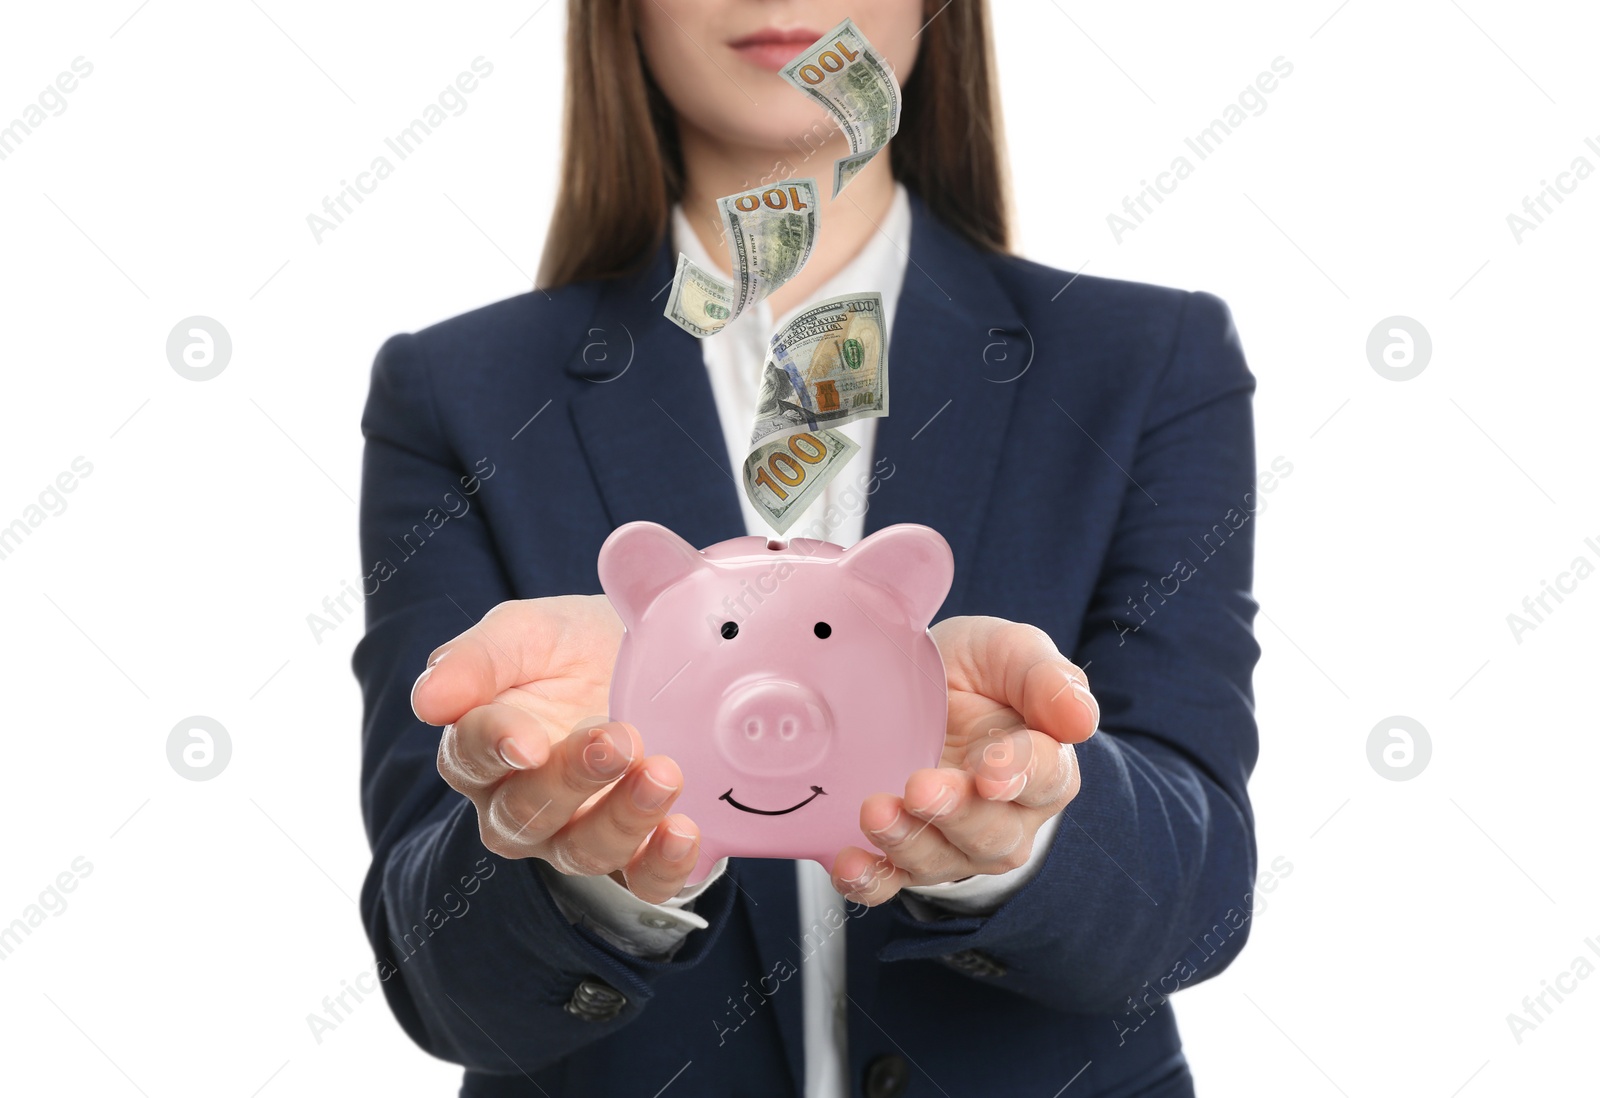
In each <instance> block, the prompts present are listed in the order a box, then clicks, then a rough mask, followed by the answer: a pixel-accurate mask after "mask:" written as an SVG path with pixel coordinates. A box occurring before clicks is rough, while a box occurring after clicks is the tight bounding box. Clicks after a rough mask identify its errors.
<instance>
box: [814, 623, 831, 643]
mask: <svg viewBox="0 0 1600 1098" xmlns="http://www.w3.org/2000/svg"><path fill="white" fill-rule="evenodd" d="M811 631H812V632H813V633H815V634H816V635H817V636H819V637H821V638H822V639H823V640H827V639H828V638H829V637H830V636H832V635H833V626H831V625H829V624H828V623H827V622H825V621H819V622H817V624H816V625H814V626H812V628H811Z"/></svg>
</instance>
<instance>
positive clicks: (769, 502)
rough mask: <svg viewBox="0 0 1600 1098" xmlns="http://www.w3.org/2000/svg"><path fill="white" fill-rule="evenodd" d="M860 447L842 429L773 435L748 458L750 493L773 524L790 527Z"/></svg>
mask: <svg viewBox="0 0 1600 1098" xmlns="http://www.w3.org/2000/svg"><path fill="white" fill-rule="evenodd" d="M860 449H861V447H860V446H858V445H857V444H856V443H855V442H854V440H852V439H851V438H850V436H849V435H846V434H845V433H844V432H843V431H826V430H824V431H818V432H816V433H815V434H813V433H812V432H810V431H800V432H798V433H794V434H788V435H783V436H781V437H779V438H775V439H770V440H768V441H766V442H763V443H761V444H760V445H759V446H757V447H756V448H755V449H754V450H752V451H750V456H749V457H747V458H745V459H744V490H745V494H746V495H747V496H749V498H750V502H751V503H753V504H755V508H756V510H757V511H760V512H761V514H762V515H763V516H764V517H765V518H766V520H767V524H768V525H769V526H771V527H772V528H773V529H774V530H776V531H777V532H778V533H780V534H782V533H785V532H787V531H788V529H789V527H791V526H793V525H794V522H795V520H796V519H798V518H799V517H800V516H801V515H803V514H805V511H806V508H807V507H809V506H811V504H812V502H813V501H814V500H815V499H816V498H817V497H818V496H819V495H821V494H822V490H823V489H824V488H826V487H827V485H828V482H829V481H830V480H832V479H833V478H834V477H836V476H838V475H839V472H840V471H841V470H842V469H843V468H844V467H845V464H846V463H847V462H849V460H850V459H851V458H852V457H854V456H855V454H856V451H858V450H860Z"/></svg>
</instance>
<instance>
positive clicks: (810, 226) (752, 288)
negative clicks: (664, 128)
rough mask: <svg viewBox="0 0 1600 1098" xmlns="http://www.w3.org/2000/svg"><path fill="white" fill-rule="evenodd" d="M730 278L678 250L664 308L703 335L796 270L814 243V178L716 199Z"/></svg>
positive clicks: (692, 332)
mask: <svg viewBox="0 0 1600 1098" xmlns="http://www.w3.org/2000/svg"><path fill="white" fill-rule="evenodd" d="M717 210H718V212H719V213H720V214H721V216H722V230H723V237H724V238H725V239H726V240H727V242H728V255H729V257H730V258H731V259H732V261H733V263H732V266H733V272H734V281H733V282H732V283H729V282H728V281H727V280H725V279H723V278H722V277H721V276H720V275H718V274H715V273H713V272H710V271H707V270H705V269H704V268H702V267H700V266H699V265H698V264H696V263H695V262H694V261H693V260H691V259H689V258H688V257H687V256H685V255H683V254H681V253H680V254H679V256H678V269H677V271H676V273H675V274H674V275H673V278H672V293H671V294H670V295H668V297H667V307H666V308H665V309H664V310H663V312H664V313H665V315H666V317H667V319H668V320H670V321H672V322H673V323H674V324H676V325H677V326H678V327H680V328H682V329H683V330H684V331H686V332H688V333H689V334H690V335H693V336H696V337H697V338H701V339H704V338H705V337H706V336H708V335H715V334H716V333H717V332H719V331H721V330H722V328H723V327H724V326H725V325H726V324H727V323H728V322H729V321H731V320H733V319H734V318H735V317H737V316H739V314H741V313H743V312H744V311H745V310H746V309H748V308H750V307H751V306H752V305H754V304H755V303H756V302H758V301H760V300H761V299H762V298H764V297H766V296H767V295H768V294H770V293H772V291H774V290H776V289H777V288H778V287H779V286H782V285H783V284H784V283H785V282H787V281H789V279H791V278H793V277H794V276H795V275H796V274H798V273H799V272H800V268H802V267H804V266H805V265H806V261H807V260H808V259H810V258H811V251H812V249H813V248H814V247H815V246H816V242H817V181H816V180H815V179H783V180H779V181H778V182H777V183H774V184H772V185H770V186H765V185H764V186H760V187H755V188H753V189H751V190H748V191H740V192H739V193H737V194H730V195H726V196H724V197H722V198H719V199H718V200H717Z"/></svg>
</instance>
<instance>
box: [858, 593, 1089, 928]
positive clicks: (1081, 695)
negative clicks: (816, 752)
mask: <svg viewBox="0 0 1600 1098" xmlns="http://www.w3.org/2000/svg"><path fill="white" fill-rule="evenodd" d="M930 632H931V633H932V634H933V639H934V641H935V643H937V644H938V646H939V654H940V656H941V657H943V659H944V666H945V673H946V677H947V679H948V682H949V691H950V711H949V720H948V722H947V724H946V727H945V743H944V754H943V756H942V757H941V759H940V765H939V766H938V767H937V768H933V769H927V770H917V771H914V772H913V773H912V774H911V776H910V778H908V779H907V780H906V789H905V795H904V796H902V797H896V796H893V795H891V794H888V793H875V794H873V795H872V796H870V797H868V798H867V799H866V801H865V802H863V804H862V806H861V829H862V831H863V832H864V833H865V834H867V835H868V836H870V838H871V840H872V842H873V843H874V844H875V845H876V846H878V847H879V848H881V849H882V850H883V851H884V856H879V855H877V854H874V853H872V852H870V851H867V850H863V849H861V848H860V847H854V846H851V847H846V848H845V849H844V850H842V851H840V852H839V855H838V857H837V858H835V859H834V862H833V886H834V888H836V889H838V890H839V891H840V892H842V893H844V895H845V896H847V897H849V898H850V899H851V900H853V901H855V902H857V903H862V904H866V905H868V906H876V905H878V904H881V903H884V902H886V901H888V900H890V899H892V898H893V897H894V895H895V894H896V893H897V892H899V891H900V889H902V888H904V887H905V886H906V885H927V884H937V883H939V882H942V881H956V880H960V879H962V878H964V877H970V876H973V875H975V874H980V873H1004V872H1006V871H1007V870H1011V869H1015V868H1017V867H1018V866H1021V865H1022V864H1024V863H1025V862H1026V861H1027V860H1028V857H1029V855H1030V854H1031V852H1032V850H1033V839H1034V835H1035V833H1036V832H1038V830H1039V827H1040V825H1042V824H1043V823H1044V822H1045V821H1046V820H1047V819H1049V818H1050V817H1051V816H1053V815H1055V814H1056V813H1058V812H1060V811H1061V810H1062V809H1063V808H1065V807H1066V806H1067V805H1068V804H1069V803H1070V802H1071V801H1072V799H1073V797H1075V796H1077V794H1078V780H1079V775H1078V762H1077V755H1076V754H1075V752H1074V751H1073V749H1072V745H1073V744H1075V743H1082V742H1083V741H1084V740H1086V739H1088V738H1089V737H1090V736H1092V735H1093V734H1094V730H1095V728H1096V726H1097V725H1098V724H1099V721H1100V707H1099V705H1098V704H1097V703H1096V702H1095V700H1094V696H1093V695H1092V694H1091V693H1090V692H1089V684H1088V679H1087V678H1086V677H1085V675H1084V673H1083V672H1082V671H1080V670H1079V669H1078V668H1077V667H1076V666H1074V665H1073V664H1072V663H1071V662H1070V661H1069V660H1068V659H1067V658H1066V657H1065V656H1063V655H1061V653H1060V652H1059V651H1057V650H1056V646H1055V644H1054V643H1053V642H1052V641H1051V640H1050V637H1049V635H1048V634H1046V633H1045V632H1044V630H1042V629H1039V628H1037V627H1035V626H1032V625H1021V624H1018V623H1016V622H1011V621H1006V620H1005V619H1004V618H992V617H955V618H946V619H945V620H943V621H941V622H939V623H938V624H937V625H935V626H934V627H933V628H932V629H931V630H930Z"/></svg>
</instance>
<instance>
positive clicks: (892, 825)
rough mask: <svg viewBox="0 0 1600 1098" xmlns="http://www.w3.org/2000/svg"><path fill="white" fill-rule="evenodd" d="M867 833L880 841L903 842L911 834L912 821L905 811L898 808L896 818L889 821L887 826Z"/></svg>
mask: <svg viewBox="0 0 1600 1098" xmlns="http://www.w3.org/2000/svg"><path fill="white" fill-rule="evenodd" d="M867 834H869V835H871V836H872V837H873V838H874V839H876V840H878V842H879V843H890V844H893V843H903V842H905V841H906V838H907V837H908V836H910V834H911V821H910V820H909V819H907V818H906V814H905V813H904V812H901V811H900V810H899V809H898V808H897V809H895V813H894V819H893V820H891V821H890V822H889V825H888V826H887V827H883V828H879V829H878V830H876V831H872V830H869V831H868V832H867Z"/></svg>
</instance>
